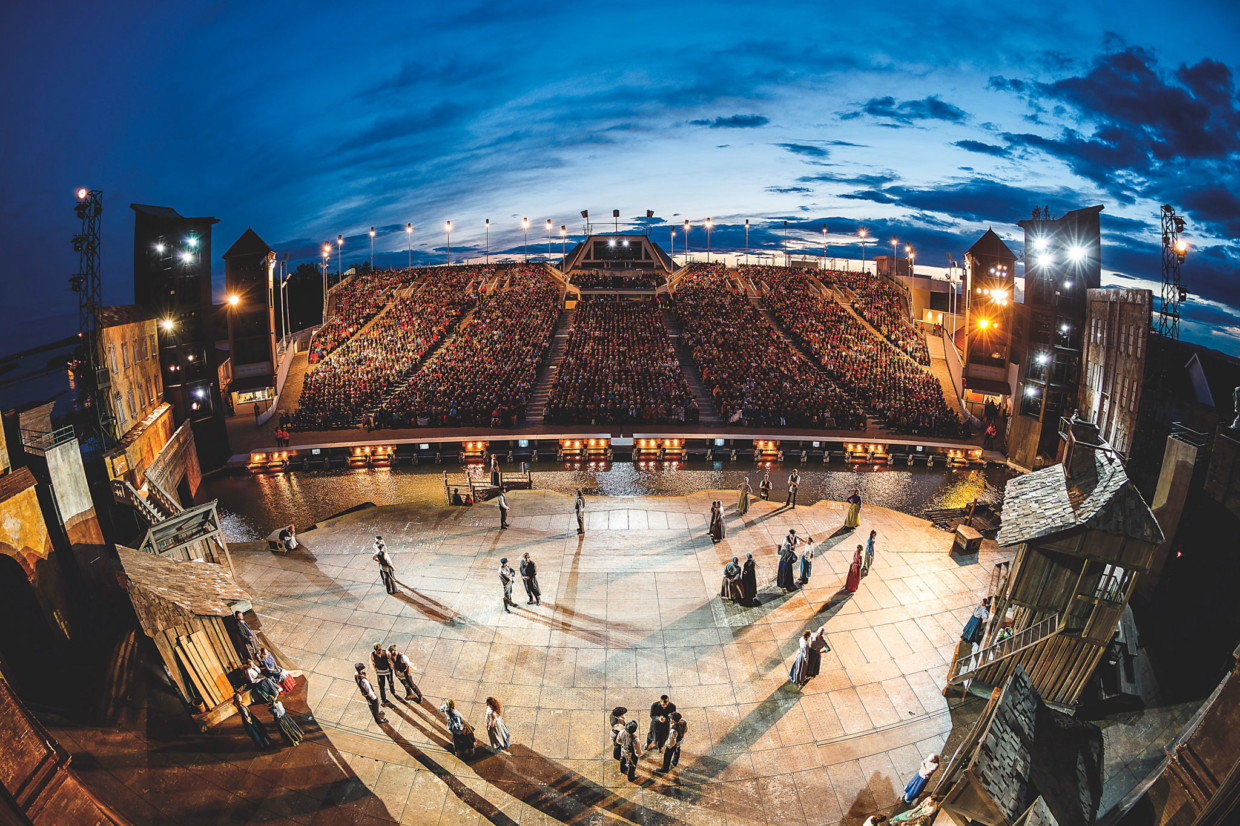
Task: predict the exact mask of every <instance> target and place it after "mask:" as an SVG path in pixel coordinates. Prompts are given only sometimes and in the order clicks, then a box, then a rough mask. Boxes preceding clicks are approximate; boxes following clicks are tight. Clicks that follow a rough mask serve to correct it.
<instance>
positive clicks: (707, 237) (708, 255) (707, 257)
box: [706, 218, 710, 264]
mask: <svg viewBox="0 0 1240 826" xmlns="http://www.w3.org/2000/svg"><path fill="white" fill-rule="evenodd" d="M706 263H707V264H709V263H710V219H709V218H707V219H706Z"/></svg>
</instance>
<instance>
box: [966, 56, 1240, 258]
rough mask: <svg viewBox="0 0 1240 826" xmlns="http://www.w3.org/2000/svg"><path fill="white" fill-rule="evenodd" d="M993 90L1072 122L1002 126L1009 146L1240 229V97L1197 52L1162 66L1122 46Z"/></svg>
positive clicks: (1125, 196)
mask: <svg viewBox="0 0 1240 826" xmlns="http://www.w3.org/2000/svg"><path fill="white" fill-rule="evenodd" d="M990 88H992V89H996V90H999V91H1005V92H1010V93H1013V94H1016V95H1019V96H1021V97H1023V98H1024V99H1025V100H1027V101H1028V102H1029V104H1030V105H1031V106H1032V107H1033V108H1034V109H1035V111H1036V112H1038V113H1046V112H1047V111H1048V109H1049V111H1050V114H1051V116H1052V117H1051V119H1053V120H1057V121H1061V122H1062V121H1064V120H1067V119H1068V118H1069V117H1070V118H1072V119H1074V120H1075V124H1074V125H1068V124H1063V125H1062V126H1061V128H1060V130H1059V132H1058V134H1053V135H1050V136H1048V135H1044V134H1034V133H1015V134H1013V133H1008V134H1004V135H1003V137H1004V139H1005V140H1006V141H1007V142H1008V145H1009V147H1013V148H1018V149H1021V150H1026V151H1031V152H1036V153H1041V154H1045V155H1048V156H1050V157H1053V158H1057V159H1059V160H1061V161H1063V162H1064V163H1066V164H1067V165H1068V167H1069V168H1070V169H1071V170H1072V171H1073V172H1075V173H1076V174H1078V175H1080V176H1081V177H1083V178H1086V179H1087V180H1090V181H1093V182H1095V183H1097V184H1098V185H1099V186H1100V187H1101V188H1103V189H1104V190H1105V191H1106V192H1108V193H1110V194H1111V195H1112V196H1113V197H1115V198H1117V199H1119V200H1120V201H1121V202H1124V203H1133V202H1135V201H1136V200H1137V199H1138V198H1146V199H1149V200H1152V201H1155V202H1159V203H1161V202H1169V203H1172V204H1175V203H1177V202H1178V203H1179V204H1182V205H1183V206H1184V207H1185V208H1186V209H1187V210H1188V211H1189V213H1190V216H1191V217H1192V218H1195V219H1196V220H1197V221H1199V222H1201V223H1202V224H1203V225H1204V227H1203V228H1204V229H1206V231H1208V232H1210V233H1212V234H1215V235H1217V236H1219V237H1225V238H1233V237H1235V235H1236V233H1237V232H1240V201H1238V200H1237V198H1236V196H1235V195H1234V194H1233V193H1235V192H1236V191H1237V189H1238V188H1240V99H1238V98H1237V94H1236V84H1235V81H1234V78H1233V76H1232V73H1231V70H1230V69H1229V68H1228V67H1227V66H1226V65H1225V64H1223V63H1220V62H1218V61H1215V60H1210V59H1204V60H1201V61H1200V62H1198V63H1196V64H1194V65H1191V66H1190V65H1188V64H1182V65H1180V66H1179V68H1177V69H1176V70H1175V71H1174V72H1170V73H1167V72H1164V71H1162V70H1160V69H1159V67H1158V63H1157V60H1156V58H1155V56H1154V55H1153V53H1152V52H1149V51H1147V50H1145V49H1141V48H1136V47H1129V48H1125V49H1123V50H1120V51H1116V52H1112V53H1109V54H1105V55H1102V56H1100V57H1098V58H1097V59H1096V60H1094V62H1093V63H1092V65H1091V66H1090V67H1089V69H1088V71H1086V72H1085V73H1084V74H1081V75H1079V76H1069V77H1064V78H1060V79H1059V80H1055V81H1052V82H1039V81H1033V80H1024V79H1020V78H1008V77H993V78H991V80H990ZM1046 121H1047V118H1042V119H1040V122H1043V123H1045V122H1046Z"/></svg>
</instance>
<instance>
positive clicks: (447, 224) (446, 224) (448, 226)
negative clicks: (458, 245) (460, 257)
mask: <svg viewBox="0 0 1240 826" xmlns="http://www.w3.org/2000/svg"><path fill="white" fill-rule="evenodd" d="M443 228H444V231H445V232H446V233H448V266H449V267H451V266H452V222H451V221H445V222H444V225H443Z"/></svg>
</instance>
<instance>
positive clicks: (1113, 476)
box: [997, 420, 1164, 546]
mask: <svg viewBox="0 0 1240 826" xmlns="http://www.w3.org/2000/svg"><path fill="white" fill-rule="evenodd" d="M1072 427H1073V431H1074V434H1075V435H1076V437H1077V438H1076V440H1075V443H1074V445H1073V447H1072V450H1071V451H1070V452H1069V455H1068V456H1067V457H1066V464H1061V465H1054V466H1053V467H1048V468H1045V469H1043V470H1039V471H1037V472H1035V473H1030V474H1027V475H1025V476H1021V477H1018V478H1016V479H1013V480H1011V481H1010V482H1008V483H1007V488H1006V490H1005V492H1004V498H1003V527H1002V528H1000V529H999V536H998V537H997V541H998V543H999V544H1000V545H1003V546H1009V545H1019V544H1020V543H1022V542H1029V541H1030V540H1033V539H1038V538H1041V537H1045V536H1053V535H1054V534H1058V533H1063V532H1064V531H1070V530H1073V529H1076V528H1083V529H1087V530H1096V531H1102V532H1103V533H1108V534H1112V535H1114V536H1123V537H1127V538H1129V539H1136V540H1139V541H1142V542H1150V543H1152V544H1155V545H1158V544H1161V543H1162V542H1163V538H1164V537H1163V532H1162V528H1160V527H1159V525H1158V520H1157V519H1155V518H1154V514H1153V512H1151V511H1150V507H1149V505H1148V504H1146V502H1145V499H1143V498H1142V496H1141V493H1140V491H1138V490H1137V489H1136V486H1134V485H1133V484H1132V482H1131V481H1130V480H1129V478H1128V473H1127V471H1125V470H1124V463H1123V461H1122V460H1121V459H1120V458H1119V455H1118V454H1117V453H1115V451H1113V450H1112V449H1111V448H1110V446H1109V445H1107V444H1106V442H1104V441H1102V440H1101V439H1097V438H1092V437H1095V436H1096V434H1097V428H1096V427H1094V426H1093V425H1091V424H1089V423H1088V422H1080V421H1079V420H1074V421H1073V422H1072Z"/></svg>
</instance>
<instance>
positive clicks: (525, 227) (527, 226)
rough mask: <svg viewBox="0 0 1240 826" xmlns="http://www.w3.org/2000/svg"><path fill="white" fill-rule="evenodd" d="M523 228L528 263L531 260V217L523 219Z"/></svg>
mask: <svg viewBox="0 0 1240 826" xmlns="http://www.w3.org/2000/svg"><path fill="white" fill-rule="evenodd" d="M521 229H523V230H525V262H526V263H527V264H528V263H529V260H530V219H529V218H522V219H521Z"/></svg>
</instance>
